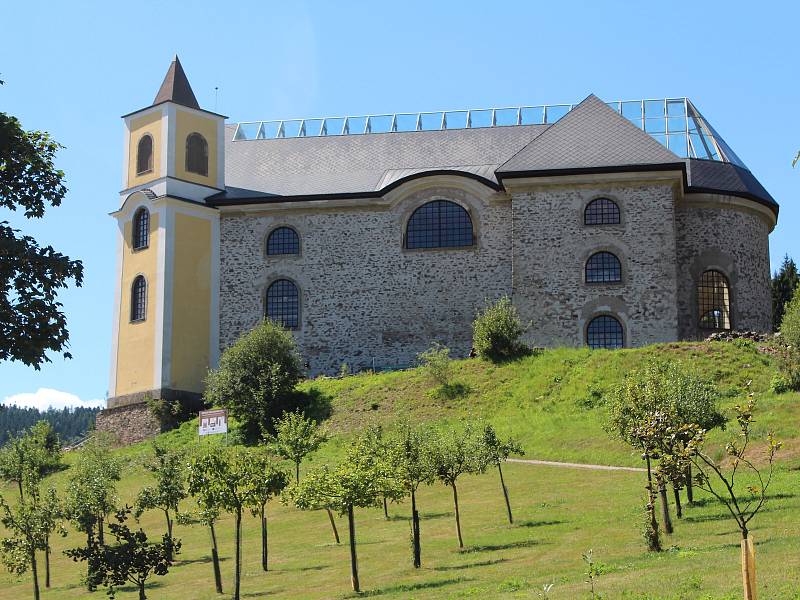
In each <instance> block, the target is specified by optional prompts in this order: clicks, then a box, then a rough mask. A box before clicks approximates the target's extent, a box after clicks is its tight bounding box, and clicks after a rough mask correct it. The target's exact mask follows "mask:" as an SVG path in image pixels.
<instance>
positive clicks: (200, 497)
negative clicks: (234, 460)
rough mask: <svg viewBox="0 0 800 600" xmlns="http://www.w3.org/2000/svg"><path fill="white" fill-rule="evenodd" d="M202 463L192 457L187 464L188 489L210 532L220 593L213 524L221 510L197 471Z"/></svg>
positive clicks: (213, 565) (220, 584) (220, 586)
mask: <svg viewBox="0 0 800 600" xmlns="http://www.w3.org/2000/svg"><path fill="white" fill-rule="evenodd" d="M201 464H203V460H202V459H201V460H200V462H199V463H198V462H197V461H196V460H195V457H192V458H191V459H190V460H189V462H188V465H187V472H188V489H189V491H190V492H191V494H192V496H193V497H194V499H195V501H196V502H197V516H198V519H199V521H200V522H201V523H203V524H205V525H207V526H208V529H209V533H210V534H211V565H212V568H213V570H214V585H215V587H216V589H217V593H218V594H221V593H222V572H221V570H220V566H219V547H218V546H217V532H216V529H215V527H214V526H215V524H216V522H217V520H218V519H219V515H220V512H221V510H222V503H221V502H220V500H219V497H218V495H217V493H216V488H212V487H209V486H206V485H204V483H203V482H204V481H205V479H204V474H203V473H200V472H198V471H197V467H198V466H199V465H201Z"/></svg>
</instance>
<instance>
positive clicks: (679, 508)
mask: <svg viewBox="0 0 800 600" xmlns="http://www.w3.org/2000/svg"><path fill="white" fill-rule="evenodd" d="M672 492H673V495H674V496H675V515H676V516H677V517H678V518H679V519H682V518H683V507H682V506H681V490H680V488H679V487H678V486H677V485H673V486H672Z"/></svg>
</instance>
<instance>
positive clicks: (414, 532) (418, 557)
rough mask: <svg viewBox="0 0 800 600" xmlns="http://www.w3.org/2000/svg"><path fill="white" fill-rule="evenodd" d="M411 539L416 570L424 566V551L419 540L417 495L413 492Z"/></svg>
mask: <svg viewBox="0 0 800 600" xmlns="http://www.w3.org/2000/svg"><path fill="white" fill-rule="evenodd" d="M411 539H412V544H413V550H414V568H415V569H419V568H420V567H421V566H422V549H421V547H420V540H419V513H418V512H417V495H416V493H415V492H414V490H411Z"/></svg>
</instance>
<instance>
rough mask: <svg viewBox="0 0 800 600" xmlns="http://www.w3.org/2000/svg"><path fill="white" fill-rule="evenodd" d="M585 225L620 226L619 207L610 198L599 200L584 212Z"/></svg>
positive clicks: (588, 206)
mask: <svg viewBox="0 0 800 600" xmlns="http://www.w3.org/2000/svg"><path fill="white" fill-rule="evenodd" d="M583 223H584V225H618V224H619V206H617V203H616V202H614V201H613V200H609V199H608V198H598V199H597V200H592V201H591V202H589V204H587V205H586V209H585V210H584V211H583Z"/></svg>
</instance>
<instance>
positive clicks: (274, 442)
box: [265, 411, 328, 481]
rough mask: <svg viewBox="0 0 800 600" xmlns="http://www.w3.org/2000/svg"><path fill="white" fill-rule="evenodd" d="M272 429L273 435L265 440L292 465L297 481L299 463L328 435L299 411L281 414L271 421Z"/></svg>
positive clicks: (314, 450) (323, 441) (324, 440)
mask: <svg viewBox="0 0 800 600" xmlns="http://www.w3.org/2000/svg"><path fill="white" fill-rule="evenodd" d="M273 428H274V429H275V433H274V434H273V435H270V434H268V435H266V436H265V440H266V442H267V444H268V445H269V447H270V448H271V449H272V450H273V452H275V453H276V454H277V455H278V456H281V457H283V458H285V459H286V460H290V461H292V462H293V463H294V465H295V471H296V479H297V480H298V481H299V479H300V463H301V462H303V459H304V458H305V457H306V456H308V455H309V454H311V453H313V452H316V451H317V450H318V449H319V447H320V446H321V445H322V444H324V443H325V442H326V441H327V439H328V434H327V432H326V431H325V429H323V428H322V427H320V426H319V425H318V424H317V422H316V421H314V420H313V419H309V418H307V417H305V416H304V415H303V413H301V412H299V411H297V412H285V413H283V415H282V416H281V417H280V418H278V419H275V420H274V421H273Z"/></svg>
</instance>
